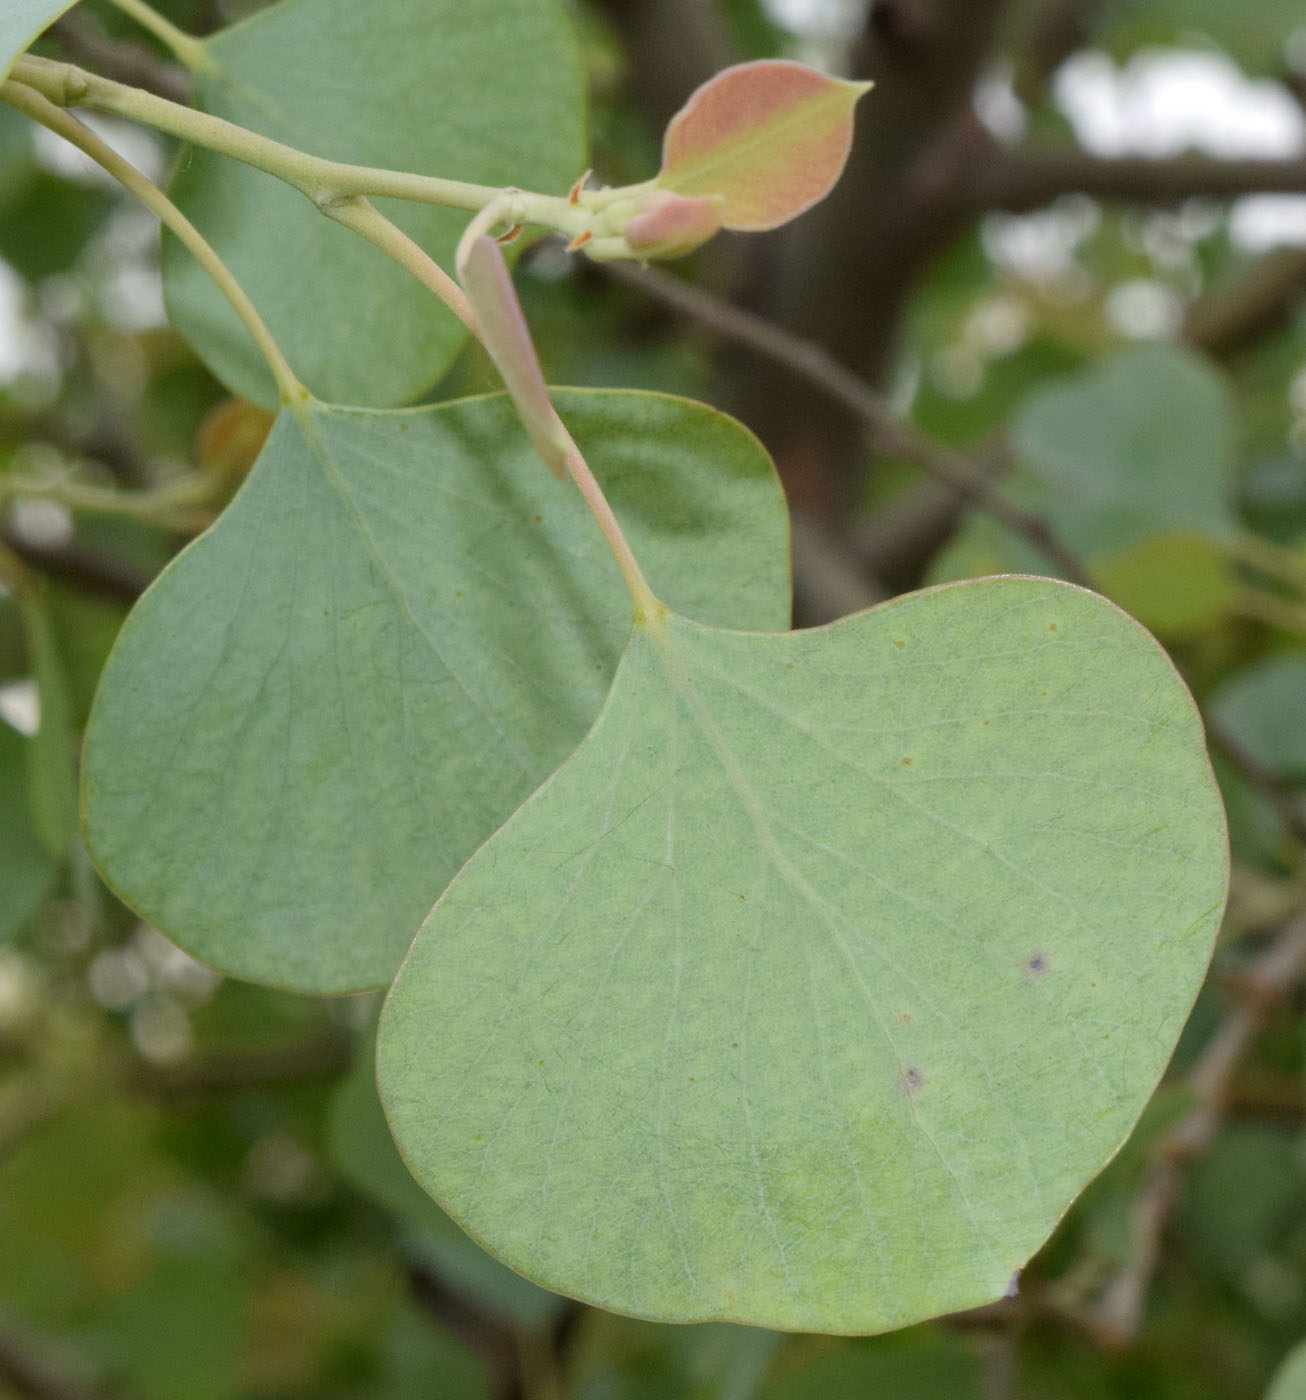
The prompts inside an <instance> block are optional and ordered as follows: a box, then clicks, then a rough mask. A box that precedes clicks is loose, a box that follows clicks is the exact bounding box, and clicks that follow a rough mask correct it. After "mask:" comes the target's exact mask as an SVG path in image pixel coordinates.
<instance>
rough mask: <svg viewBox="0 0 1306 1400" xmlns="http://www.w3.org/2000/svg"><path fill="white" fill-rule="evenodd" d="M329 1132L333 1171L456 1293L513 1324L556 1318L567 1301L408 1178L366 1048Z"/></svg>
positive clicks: (339, 1097)
mask: <svg viewBox="0 0 1306 1400" xmlns="http://www.w3.org/2000/svg"><path fill="white" fill-rule="evenodd" d="M329 1132H330V1138H329V1141H330V1151H331V1156H332V1159H333V1160H334V1161H335V1163H336V1166H337V1167H339V1169H340V1170H341V1172H343V1173H344V1175H345V1176H346V1177H348V1179H349V1180H350V1181H351V1182H353V1184H354V1185H355V1186H357V1187H358V1189H359V1190H360V1191H362V1192H363V1194H364V1195H365V1196H367V1197H369V1198H370V1199H371V1200H373V1201H375V1202H376V1204H377V1205H379V1206H380V1207H381V1208H382V1209H383V1210H385V1211H387V1212H389V1213H390V1214H391V1215H393V1216H394V1217H395V1219H396V1220H397V1221H398V1222H399V1223H400V1224H401V1225H402V1226H404V1227H405V1228H406V1231H407V1233H408V1236H409V1238H408V1241H407V1244H408V1246H409V1248H410V1249H411V1250H413V1251H414V1252H416V1253H418V1254H421V1255H424V1256H426V1257H427V1258H429V1259H430V1261H431V1262H432V1263H433V1264H434V1265H435V1267H436V1269H437V1271H438V1273H439V1275H440V1277H441V1278H442V1279H443V1280H445V1281H446V1282H447V1283H448V1284H449V1285H450V1286H452V1287H453V1288H454V1289H455V1290H456V1291H458V1292H460V1293H463V1294H465V1295H467V1296H468V1297H470V1298H473V1299H475V1300H476V1301H477V1302H478V1303H479V1304H480V1305H481V1306H482V1307H485V1308H489V1309H491V1310H492V1311H494V1312H496V1313H499V1314H500V1315H501V1316H504V1317H506V1318H509V1319H510V1320H511V1321H513V1322H514V1323H516V1324H517V1325H518V1326H522V1327H528V1328H536V1329H543V1328H547V1327H549V1326H550V1325H551V1324H552V1323H553V1322H555V1321H556V1320H557V1317H558V1313H559V1311H560V1310H561V1308H562V1307H563V1306H564V1304H565V1299H562V1298H560V1297H559V1296H558V1295H557V1294H556V1293H549V1292H548V1291H547V1290H545V1289H543V1288H540V1287H538V1286H537V1285H535V1284H533V1283H531V1282H530V1281H529V1280H527V1279H524V1278H522V1276H521V1275H520V1274H515V1273H513V1271H512V1270H511V1269H506V1268H504V1266H503V1265H502V1264H500V1263H499V1261H498V1260H497V1259H493V1258H491V1257H490V1255H488V1254H487V1253H486V1252H485V1251H484V1250H483V1249H482V1248H481V1247H480V1245H478V1244H477V1243H476V1242H475V1241H474V1240H470V1239H468V1237H467V1236H466V1235H465V1234H464V1233H463V1232H462V1230H460V1229H459V1228H458V1226H457V1225H455V1224H454V1223H453V1221H452V1220H450V1219H449V1217H448V1216H447V1215H446V1214H445V1213H444V1211H442V1210H441V1209H440V1207H439V1206H437V1205H436V1203H435V1202H434V1201H433V1200H432V1199H431V1198H430V1196H428V1195H427V1194H426V1192H425V1191H423V1190H422V1188H421V1187H420V1186H419V1185H418V1184H417V1183H416V1182H415V1181H414V1180H413V1177H412V1174H411V1173H410V1172H409V1170H408V1168H407V1167H406V1166H404V1159H403V1158H402V1157H401V1156H400V1155H399V1151H398V1149H397V1148H396V1147H395V1145H394V1140H393V1139H392V1138H391V1136H390V1129H389V1127H388V1126H387V1125H386V1121H385V1114H384V1113H383V1112H382V1111H381V1100H380V1099H379V1098H378V1097H377V1093H376V1062H375V1056H374V1055H373V1053H372V1045H371V1044H369V1045H368V1046H367V1050H366V1053H364V1054H362V1055H360V1056H359V1059H358V1063H357V1064H356V1065H355V1066H354V1068H353V1070H352V1071H351V1072H350V1073H349V1074H348V1075H347V1076H346V1078H345V1079H344V1080H343V1081H342V1082H341V1084H340V1086H339V1088H338V1089H337V1090H336V1092H335V1095H334V1097H333V1099H332V1102H331V1115H330V1129H329Z"/></svg>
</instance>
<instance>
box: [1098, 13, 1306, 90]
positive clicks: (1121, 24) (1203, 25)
mask: <svg viewBox="0 0 1306 1400" xmlns="http://www.w3.org/2000/svg"><path fill="white" fill-rule="evenodd" d="M1301 18H1302V13H1301V8H1300V6H1299V5H1298V4H1297V0H1239V3H1238V4H1237V5H1229V4H1227V3H1226V0H1147V3H1146V4H1142V5H1140V4H1139V3H1138V0H1110V3H1109V4H1108V5H1107V6H1106V7H1105V15H1104V20H1105V22H1104V24H1103V26H1102V31H1101V36H1100V41H1101V45H1102V47H1104V48H1106V49H1108V50H1109V51H1110V52H1111V53H1113V54H1115V55H1117V56H1118V57H1126V56H1128V55H1129V54H1131V53H1133V52H1135V51H1136V50H1138V49H1140V48H1145V47H1150V46H1153V45H1163V44H1164V45H1172V46H1182V47H1185V48H1189V49H1191V48H1194V47H1201V46H1202V40H1204V39H1205V40H1211V39H1213V40H1214V41H1215V42H1216V43H1217V44H1219V46H1220V47H1221V48H1222V49H1223V50H1224V51H1225V52H1226V53H1227V54H1228V55H1229V56H1230V57H1231V58H1233V59H1234V60H1235V61H1236V62H1238V63H1239V64H1241V65H1242V66H1243V67H1244V68H1245V69H1246V70H1247V71H1248V72H1249V73H1264V74H1267V75H1269V76H1272V77H1277V76H1278V75H1279V74H1281V73H1282V72H1283V71H1284V69H1285V67H1286V66H1288V65H1287V62H1286V59H1287V40H1288V38H1289V36H1290V35H1292V34H1293V33H1294V31H1295V30H1296V29H1297V28H1298V27H1299V26H1300V24H1301Z"/></svg>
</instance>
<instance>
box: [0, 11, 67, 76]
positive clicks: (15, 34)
mask: <svg viewBox="0 0 1306 1400" xmlns="http://www.w3.org/2000/svg"><path fill="white" fill-rule="evenodd" d="M75 3H76V0H4V6H3V12H2V13H0V79H3V78H5V77H7V76H8V73H9V70H10V69H11V68H12V67H13V66H14V59H16V58H17V57H18V55H19V54H20V53H22V52H23V50H24V49H26V48H27V46H28V45H29V44H30V43H31V42H32V40H33V39H35V38H36V37H37V35H38V34H40V33H41V31H42V30H43V29H47V28H48V27H49V26H50V25H52V24H53V23H54V22H55V20H57V19H58V18H59V16H60V15H61V14H63V12H64V11H65V10H71V9H72V7H73V5H74V4H75Z"/></svg>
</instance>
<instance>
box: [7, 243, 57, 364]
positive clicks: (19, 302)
mask: <svg viewBox="0 0 1306 1400" xmlns="http://www.w3.org/2000/svg"><path fill="white" fill-rule="evenodd" d="M26 300H27V292H26V288H25V286H24V284H23V280H22V278H21V277H19V275H18V274H17V273H16V272H15V271H14V270H13V268H12V267H10V266H9V264H8V263H7V262H5V261H4V259H3V258H0V384H12V383H13V382H14V380H16V379H18V378H19V376H21V375H34V376H37V377H40V378H45V379H52V378H54V377H55V376H56V375H57V374H58V373H59V347H58V343H57V341H56V339H55V336H54V333H53V331H52V330H51V328H50V327H49V326H47V325H44V324H43V323H42V322H41V321H39V320H37V319H36V318H34V317H32V316H29V315H28V313H27V305H26Z"/></svg>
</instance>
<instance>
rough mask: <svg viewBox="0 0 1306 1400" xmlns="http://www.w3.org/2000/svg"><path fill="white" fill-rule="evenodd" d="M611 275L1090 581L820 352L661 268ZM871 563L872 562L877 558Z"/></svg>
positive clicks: (974, 474)
mask: <svg viewBox="0 0 1306 1400" xmlns="http://www.w3.org/2000/svg"><path fill="white" fill-rule="evenodd" d="M605 270H606V271H607V272H608V275H609V276H611V277H613V278H615V279H616V280H617V281H619V282H623V283H625V284H626V285H627V286H633V287H637V288H639V289H640V290H641V291H643V292H645V293H647V294H648V295H649V296H653V297H656V298H657V299H658V300H659V301H661V302H663V303H664V304H665V305H667V306H670V307H671V308H673V309H674V310H675V311H678V312H679V313H680V314H681V315H683V316H686V317H689V318H690V319H692V320H694V321H695V322H697V323H698V324H699V325H702V326H705V327H707V328H708V329H709V330H712V331H714V332H715V333H716V334H718V335H721V336H723V337H725V338H727V339H730V340H733V341H735V342H736V343H737V344H739V345H742V346H744V347H746V348H747V349H749V350H751V351H753V352H754V353H755V354H757V355H760V356H763V357H764V358H766V359H768V360H770V361H771V362H772V363H774V364H778V365H781V366H783V367H784V368H786V369H788V370H790V371H791V372H792V373H793V374H795V375H797V376H799V377H800V378H802V379H803V380H805V381H806V382H807V383H808V384H809V385H811V386H812V387H813V388H815V389H817V390H819V391H820V392H822V393H823V394H825V395H827V396H828V397H829V398H832V399H834V400H835V401H836V402H838V403H840V404H842V405H843V406H844V407H845V408H846V409H847V410H848V411H849V412H850V413H852V414H853V415H854V416H855V417H856V418H858V419H859V420H860V421H861V423H862V424H863V425H864V426H865V427H867V428H869V429H870V431H871V433H872V435H873V437H874V439H875V441H876V444H877V445H878V446H879V448H880V449H881V450H882V451H884V452H886V453H891V454H893V455H895V456H900V457H905V458H907V459H908V460H909V461H913V462H916V463H917V464H918V465H919V466H921V467H923V468H924V469H925V470H926V471H927V472H929V473H930V475H931V476H933V477H934V478H936V479H937V480H938V481H940V482H942V483H943V484H944V485H945V486H946V487H947V489H948V491H949V492H950V493H952V495H953V496H955V497H959V498H961V499H962V500H964V501H968V502H969V503H970V504H971V505H973V506H975V507H976V508H977V509H980V510H983V511H987V512H988V513H989V514H990V515H992V516H993V517H994V518H995V519H997V520H999V521H1001V522H1002V524H1003V525H1005V526H1006V527H1007V528H1008V529H1009V530H1011V531H1012V532H1013V533H1014V534H1017V535H1019V536H1021V538H1022V539H1025V540H1027V541H1028V542H1029V543H1030V544H1032V545H1033V546H1034V547H1035V548H1036V549H1037V550H1039V551H1040V553H1042V554H1043V555H1044V557H1045V558H1046V559H1047V560H1048V561H1049V563H1051V564H1053V565H1055V566H1056V568H1057V569H1058V571H1059V572H1060V573H1061V574H1062V575H1063V576H1064V577H1065V578H1068V579H1070V580H1071V581H1072V582H1075V583H1081V584H1083V583H1086V582H1087V575H1086V574H1085V571H1084V568H1083V565H1082V564H1081V563H1080V562H1079V560H1078V558H1077V557H1076V556H1075V555H1074V553H1073V552H1072V551H1071V550H1070V549H1068V548H1067V547H1066V546H1065V545H1064V544H1063V543H1062V542H1061V540H1059V539H1058V538H1057V535H1056V532H1055V531H1054V530H1053V528H1052V526H1051V525H1050V524H1049V523H1048V522H1047V521H1046V520H1044V519H1043V518H1042V516H1039V515H1036V514H1035V513H1034V512H1033V511H1028V510H1025V509H1024V508H1023V507H1022V506H1018V505H1015V504H1014V503H1012V502H1011V501H1009V500H1007V498H1006V497H1005V496H1003V495H1002V494H1001V493H1000V492H999V491H998V490H997V488H996V487H995V486H994V483H993V480H992V477H991V475H990V473H989V472H987V471H985V470H984V469H983V468H981V467H979V466H977V465H976V463H975V462H973V461H972V460H971V459H970V458H969V457H966V456H964V455H963V454H962V453H960V452H955V451H953V449H952V448H949V447H945V446H944V445H943V444H942V443H939V442H936V441H935V440H934V439H933V438H931V437H929V436H928V435H927V434H925V433H923V432H921V431H920V429H918V428H917V427H916V426H915V425H914V424H912V423H909V422H907V421H906V420H905V419H902V418H899V417H898V415H897V414H896V413H895V412H894V411H893V409H892V408H891V407H890V405H889V404H888V402H887V401H886V400H885V398H884V397H883V395H881V394H879V393H877V392H876V391H875V390H874V389H873V388H872V387H871V386H870V385H869V384H868V383H867V382H866V381H865V380H864V379H861V378H860V377H859V376H857V375H856V374H854V373H853V372H852V371H851V370H849V369H847V368H846V367H845V366H844V365H842V364H840V362H839V361H838V360H836V359H835V358H834V356H833V355H831V354H830V353H829V352H828V351H827V350H824V349H823V348H822V347H821V346H819V345H817V344H815V343H814V342H813V341H810V340H804V339H803V338H802V337H800V336H796V335H794V334H792V333H791V332H789V331H786V330H784V329H782V328H781V327H779V326H776V325H773V324H771V323H770V322H769V321H766V320H764V319H763V318H762V317H760V316H755V315H754V314H753V313H752V312H751V311H744V310H743V309H741V308H740V307H737V306H732V305H731V304H730V303H729V302H726V301H723V300H722V299H721V298H720V297H717V296H714V295H713V294H712V293H711V292H707V291H704V290H703V289H702V288H701V287H694V286H691V285H690V284H689V283H688V282H685V281H684V280H683V279H681V278H679V277H675V276H673V275H672V274H670V273H667V272H663V271H661V270H659V269H655V268H647V267H646V268H638V267H634V266H632V265H631V264H628V263H610V264H608V265H607V266H606V269H605ZM871 562H872V564H874V563H875V561H874V559H872V560H871Z"/></svg>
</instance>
